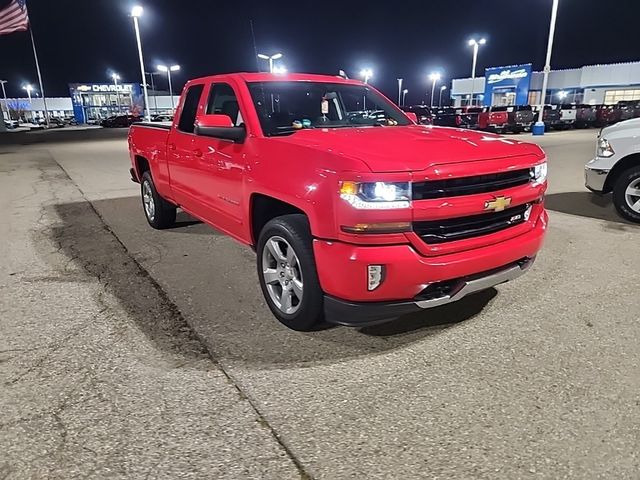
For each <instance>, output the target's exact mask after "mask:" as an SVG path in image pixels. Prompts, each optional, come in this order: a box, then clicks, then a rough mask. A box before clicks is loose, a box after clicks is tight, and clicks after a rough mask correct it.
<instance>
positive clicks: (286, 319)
mask: <svg viewBox="0 0 640 480" xmlns="http://www.w3.org/2000/svg"><path fill="white" fill-rule="evenodd" d="M274 238H281V239H284V240H285V241H286V242H287V243H288V244H289V245H290V246H291V247H293V250H294V252H295V255H296V257H297V261H298V262H299V266H300V269H299V270H298V272H299V273H300V277H301V279H302V283H303V288H302V299H301V300H299V302H298V304H297V310H296V311H295V312H294V313H291V314H289V313H285V312H284V311H283V310H281V309H280V307H279V306H278V305H277V304H276V303H275V302H274V300H273V299H272V298H271V293H270V292H269V290H268V288H267V282H266V280H265V275H264V273H263V257H264V256H265V255H269V254H266V253H265V249H268V247H267V242H268V241H270V240H272V239H274ZM256 251H257V254H256V257H257V261H256V264H257V271H258V279H259V281H260V288H261V289H262V294H263V295H264V298H265V301H266V302H267V305H268V306H269V309H270V310H271V312H272V313H273V315H274V316H275V317H276V318H277V319H278V320H279V321H280V322H281V323H282V324H283V325H285V326H287V327H289V328H291V329H292V330H297V331H310V330H313V329H314V327H315V326H317V325H318V324H320V323H321V322H322V321H323V320H324V293H323V291H322V288H321V287H320V281H319V280H318V271H317V269H316V261H315V258H314V255H313V246H312V237H311V230H310V228H309V221H308V220H307V217H306V216H304V215H301V214H293V215H283V216H281V217H276V218H274V219H273V220H271V221H269V222H268V223H267V224H266V225H265V226H264V228H263V229H262V231H261V232H260V236H259V237H258V244H257V246H256ZM283 253H284V252H283ZM276 263H277V262H276ZM276 268H277V266H276ZM273 285H274V283H272V285H271V286H272V288H273ZM275 288H276V289H278V288H280V289H282V286H280V287H278V284H277V282H275Z"/></svg>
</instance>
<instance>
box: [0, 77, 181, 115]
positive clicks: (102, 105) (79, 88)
mask: <svg viewBox="0 0 640 480" xmlns="http://www.w3.org/2000/svg"><path fill="white" fill-rule="evenodd" d="M148 96H149V104H150V105H149V110H150V113H151V114H152V115H154V114H169V113H171V112H172V111H173V105H177V102H178V100H179V97H178V96H176V95H174V96H173V105H172V103H171V97H170V96H169V94H168V92H162V91H154V90H149V91H148ZM4 104H5V102H4V101H3V102H2V106H3V113H4V117H5V118H6V119H7V118H8V112H6V111H5V110H6V109H5V108H4ZM6 106H7V108H8V110H9V111H10V112H11V113H12V116H13V117H15V116H21V117H23V118H24V119H25V120H31V119H34V118H44V101H43V99H42V98H38V97H35V96H34V97H32V98H31V100H29V98H9V99H7V101H6ZM47 109H48V110H49V113H50V115H51V116H52V117H59V118H72V117H73V118H75V120H76V121H77V122H78V123H92V122H99V121H100V120H102V119H104V118H107V117H110V116H112V115H118V114H131V115H142V114H143V113H144V96H143V94H142V86H141V85H140V84H139V83H122V84H117V85H116V84H113V83H71V84H69V97H47Z"/></svg>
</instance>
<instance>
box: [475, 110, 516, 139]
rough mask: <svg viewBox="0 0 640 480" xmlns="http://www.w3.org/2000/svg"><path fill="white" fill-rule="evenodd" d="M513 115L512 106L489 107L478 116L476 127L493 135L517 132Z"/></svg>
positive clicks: (514, 111)
mask: <svg viewBox="0 0 640 480" xmlns="http://www.w3.org/2000/svg"><path fill="white" fill-rule="evenodd" d="M515 113H516V107H514V106H501V105H500V106H495V107H491V108H489V109H487V110H485V111H484V112H482V113H481V114H480V116H479V119H478V127H479V128H480V130H486V131H488V132H495V133H506V132H515V131H517V128H516V116H515Z"/></svg>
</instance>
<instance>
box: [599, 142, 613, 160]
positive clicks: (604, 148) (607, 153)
mask: <svg viewBox="0 0 640 480" xmlns="http://www.w3.org/2000/svg"><path fill="white" fill-rule="evenodd" d="M615 153H616V152H614V151H613V148H612V147H611V144H610V143H609V140H607V139H606V138H600V139H598V148H597V150H596V156H597V157H602V158H609V157H613V155H614V154H615Z"/></svg>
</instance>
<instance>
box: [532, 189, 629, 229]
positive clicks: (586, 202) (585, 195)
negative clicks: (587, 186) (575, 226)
mask: <svg viewBox="0 0 640 480" xmlns="http://www.w3.org/2000/svg"><path fill="white" fill-rule="evenodd" d="M544 203H545V207H546V208H547V209H548V210H553V211H554V212H561V213H569V214H571V215H578V216H580V217H587V218H595V219H597V220H607V221H609V222H614V223H618V224H622V225H629V226H633V225H634V224H633V223H631V222H627V221H626V220H624V219H623V218H622V217H621V216H620V215H618V213H617V212H616V209H615V207H614V206H613V203H612V201H611V195H597V194H595V193H591V192H562V193H552V194H549V195H547V196H545V200H544Z"/></svg>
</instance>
